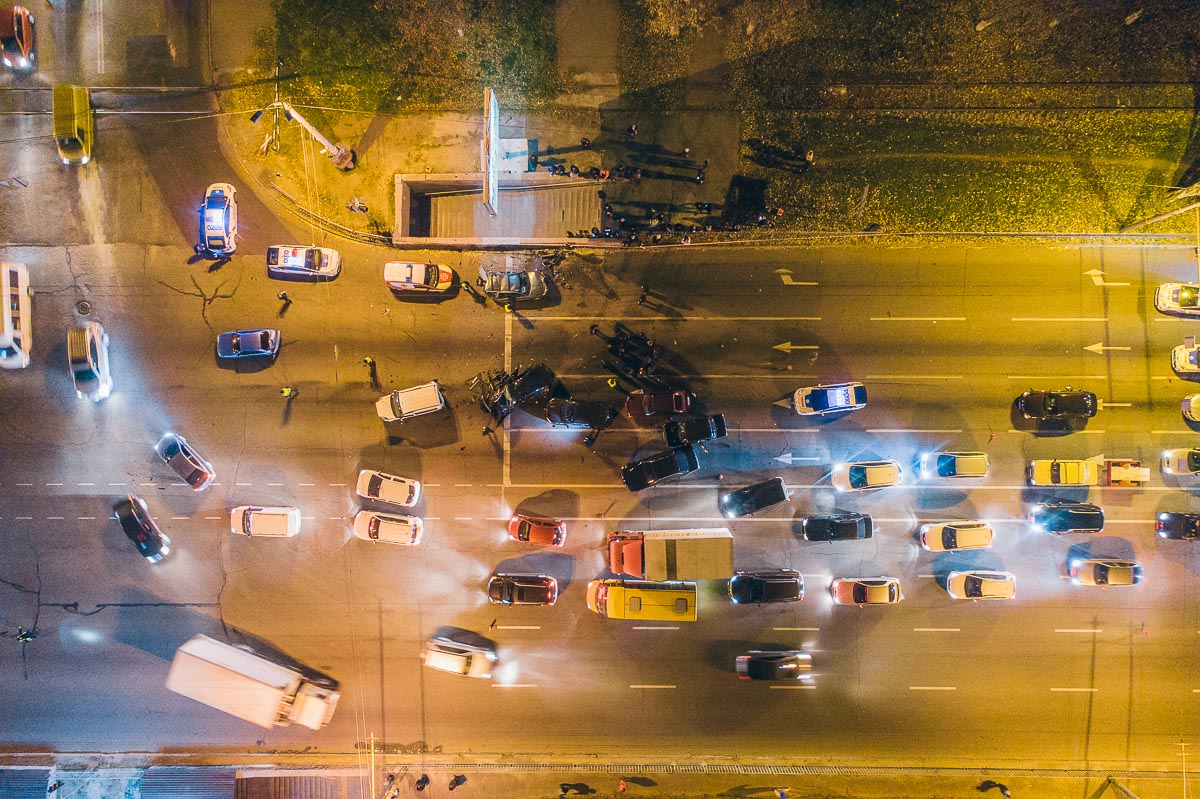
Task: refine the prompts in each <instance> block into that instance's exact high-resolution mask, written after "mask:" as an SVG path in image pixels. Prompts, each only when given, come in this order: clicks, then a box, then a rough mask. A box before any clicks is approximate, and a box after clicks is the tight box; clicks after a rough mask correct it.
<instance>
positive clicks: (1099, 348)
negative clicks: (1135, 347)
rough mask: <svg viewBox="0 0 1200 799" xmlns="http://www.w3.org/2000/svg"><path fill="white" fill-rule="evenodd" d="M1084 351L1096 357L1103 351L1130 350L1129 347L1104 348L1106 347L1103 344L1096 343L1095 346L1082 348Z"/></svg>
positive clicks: (1090, 345)
mask: <svg viewBox="0 0 1200 799" xmlns="http://www.w3.org/2000/svg"><path fill="white" fill-rule="evenodd" d="M1084 349H1085V350H1087V351H1088V352H1094V353H1096V354H1097V355H1103V354H1104V351H1105V350H1129V349H1131V348H1130V347H1106V346H1104V342H1102V341H1097V342H1096V343H1095V344H1089V345H1088V346H1086V347H1084Z"/></svg>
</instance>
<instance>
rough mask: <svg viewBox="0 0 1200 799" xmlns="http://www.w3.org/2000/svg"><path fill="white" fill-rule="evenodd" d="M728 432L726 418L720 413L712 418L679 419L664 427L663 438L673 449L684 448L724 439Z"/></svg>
mask: <svg viewBox="0 0 1200 799" xmlns="http://www.w3.org/2000/svg"><path fill="white" fill-rule="evenodd" d="M726 432H727V431H726V428H725V417H724V416H723V415H722V414H719V413H714V414H713V415H712V416H693V417H692V418H690V419H678V420H676V421H673V422H667V423H666V424H665V425H663V437H664V438H666V439H667V444H668V446H672V447H684V446H687V445H688V444H695V443H697V442H699V441H712V440H713V439H714V438H724V437H725V435H726Z"/></svg>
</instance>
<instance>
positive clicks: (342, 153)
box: [281, 102, 358, 172]
mask: <svg viewBox="0 0 1200 799" xmlns="http://www.w3.org/2000/svg"><path fill="white" fill-rule="evenodd" d="M281 105H282V106H283V110H284V111H285V112H286V113H287V115H288V117H289V118H291V119H294V120H296V121H297V122H299V123H300V127H302V128H304V129H305V130H307V131H308V134H309V135H310V136H312V137H313V138H314V139H316V140H317V141H319V142H320V143H321V146H322V147H324V148H325V150H326V151H327V152H328V153H329V158H330V159H331V160H332V161H333V165H334V166H336V167H337V168H338V169H341V170H343V171H347V172H348V171H349V170H351V169H354V164H355V163H356V162H357V161H358V156H357V155H355V153H354V151H353V150H351V149H350V148H349V147H343V146H342V145H340V144H334V143H333V142H331V141H330V140H329V139H327V138H325V137H324V136H322V135H321V131H319V130H317V129H316V128H314V127H313V126H312V125H311V124H310V123H309V121H308V120H307V119H305V118H304V117H303V116H301V115H300V112H299V111H297V110H296V109H295V108H292V107H291V105H289V104H288V103H286V102H284V103H281Z"/></svg>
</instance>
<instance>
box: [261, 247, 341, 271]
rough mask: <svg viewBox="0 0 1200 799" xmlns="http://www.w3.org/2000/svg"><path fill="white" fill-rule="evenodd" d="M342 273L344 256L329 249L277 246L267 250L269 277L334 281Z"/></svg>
mask: <svg viewBox="0 0 1200 799" xmlns="http://www.w3.org/2000/svg"><path fill="white" fill-rule="evenodd" d="M341 271H342V256H341V255H339V254H338V251H337V250H331V249H329V248H328V247H304V246H301V245H299V244H295V245H293V244H276V245H275V246H274V247H268V248H267V277H274V278H282V279H284V280H286V279H288V278H309V279H311V280H333V279H334V278H335V277H337V276H338V275H339V274H341Z"/></svg>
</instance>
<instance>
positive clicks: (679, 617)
mask: <svg viewBox="0 0 1200 799" xmlns="http://www.w3.org/2000/svg"><path fill="white" fill-rule="evenodd" d="M587 606H588V609H589V610H592V611H594V612H596V613H599V614H600V615H601V616H604V617H606V618H609V619H637V620H639V621H695V620H696V584H695V583H691V582H684V581H682V580H674V581H671V582H650V581H649V580H592V581H591V582H590V583H588V587H587Z"/></svg>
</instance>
